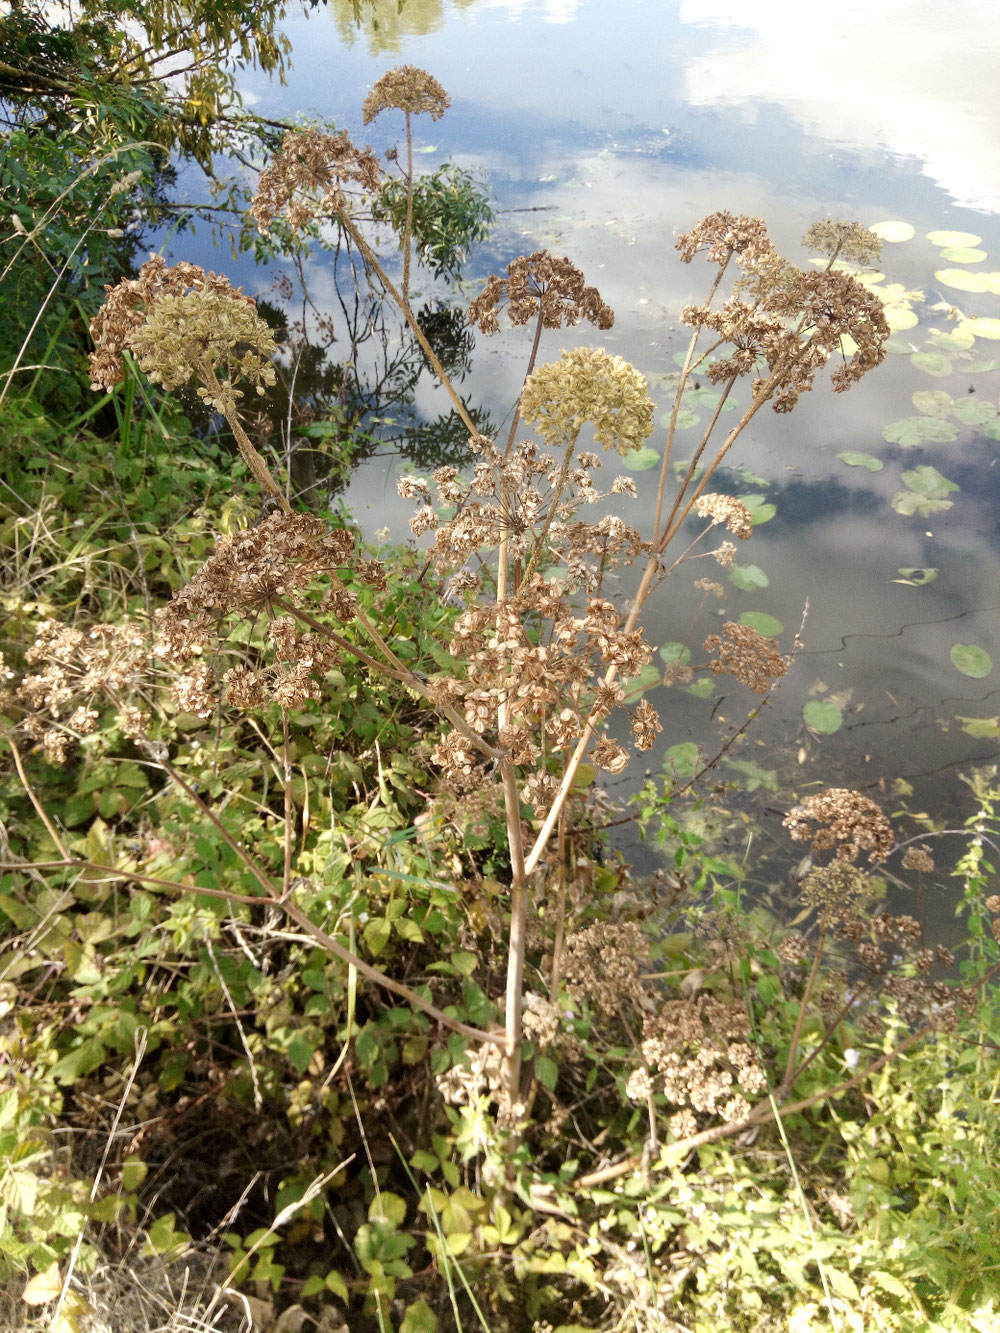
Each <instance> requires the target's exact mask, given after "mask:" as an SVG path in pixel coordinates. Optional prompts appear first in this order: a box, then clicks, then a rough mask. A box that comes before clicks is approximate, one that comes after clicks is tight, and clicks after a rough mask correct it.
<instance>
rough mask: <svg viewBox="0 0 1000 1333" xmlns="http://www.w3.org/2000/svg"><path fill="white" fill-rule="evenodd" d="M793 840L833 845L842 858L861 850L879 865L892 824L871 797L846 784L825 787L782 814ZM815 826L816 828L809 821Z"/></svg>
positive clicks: (823, 847)
mask: <svg viewBox="0 0 1000 1333" xmlns="http://www.w3.org/2000/svg"><path fill="white" fill-rule="evenodd" d="M784 822H785V827H786V828H787V829H788V831H789V833H790V834H791V835H792V837H793V838H794V839H795V841H796V842H809V840H810V839H811V840H812V841H811V843H810V846H811V848H812V850H813V851H814V852H822V851H830V850H831V849H833V848H836V851H837V858H838V860H841V861H856V860H857V859H858V857H859V856H860V854H861V852H862V851H867V852H868V860H869V861H870V862H871V864H872V865H878V864H879V863H880V862H882V861H884V860H886V858H887V857H888V856H889V854H890V853H891V851H892V849H893V846H894V843H895V839H894V838H893V836H892V826H891V824H890V823H889V821H888V819H887V818H886V817H885V815H884V814H883V813H882V811H881V810H880V809H879V808H878V806H877V805H876V804H875V802H874V801H873V800H870V799H869V797H867V796H862V795H861V793H860V792H856V791H851V790H850V789H849V788H847V787H828V788H827V789H826V790H825V791H821V792H819V793H818V794H817V795H816V796H809V797H807V798H806V800H804V801H803V802H802V803H801V805H797V806H796V807H795V809H794V810H791V811H789V813H788V814H787V815H786V816H785V821H784ZM813 824H816V825H818V827H817V828H816V830H815V832H814V830H813V828H812V825H813Z"/></svg>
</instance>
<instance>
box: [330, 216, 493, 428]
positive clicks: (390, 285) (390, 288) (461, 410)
mask: <svg viewBox="0 0 1000 1333" xmlns="http://www.w3.org/2000/svg"><path fill="white" fill-rule="evenodd" d="M340 221H341V222H342V223H343V226H344V230H345V231H346V232H347V234H348V235H349V236H350V237H351V240H353V241H354V243H355V245H356V246H357V247H358V249H359V250H360V251H361V254H362V256H363V257H364V260H365V262H366V263H367V264H368V265H369V267H370V268H371V270H372V272H373V273H375V274H376V275H377V277H378V280H379V282H381V283H382V285H383V286H384V287H385V289H386V291H387V292H388V293H389V295H390V296H391V297H392V299H393V300H394V301H395V302H396V304H397V305H398V306H399V308H400V310H401V311H402V312H403V316H404V318H405V319H406V322H407V324H409V326H410V328H411V329H412V330H413V336H414V337H415V338H416V340H417V342H418V343H419V344H420V346H421V348H422V349H423V352H424V355H425V356H426V357H427V360H428V361H429V362H430V363H431V367H432V369H433V371H434V374H435V375H436V376H437V377H438V380H439V381H440V383H441V386H442V388H443V389H444V390H445V392H446V393H447V395H448V397H449V398H450V399H451V401H452V402H453V403H454V405H455V411H456V412H457V413H458V415H459V417H460V418H461V420H462V424H463V425H464V426H465V427H466V428H467V429H468V431H469V434H470V435H478V434H479V431H478V430H477V429H476V423H475V422H474V421H473V420H472V418H471V417H470V416H469V413H468V409H467V408H466V406H465V404H464V403H463V402H462V400H461V398H459V396H458V393H457V391H456V389H455V386H454V385H453V384H452V382H451V379H450V377H449V375H448V372H447V371H446V370H445V368H444V366H442V364H441V361H440V359H439V357H438V355H437V353H436V352H435V351H434V348H433V347H432V346H431V345H430V343H429V342H428V341H427V338H426V335H425V334H424V331H423V329H422V328H421V327H420V325H419V324H418V323H417V319H416V316H415V315H414V313H413V311H412V310H411V309H410V303H409V301H408V300H407V299H406V297H405V296H404V295H403V293H402V292H401V291H400V290H399V288H398V287H397V286H396V284H395V283H394V282H393V281H392V279H391V278H390V277H389V275H388V273H386V271H385V269H384V268H383V267H382V265H381V263H380V262H379V259H378V256H377V255H376V254H375V252H374V250H373V249H372V248H371V246H370V245H369V244H368V242H367V241H366V240H365V238H364V236H362V234H361V232H360V231H359V230H358V228H357V227H356V226H355V224H354V223H353V222H352V221H351V219H350V217H349V216H348V215H347V214H346V213H344V214H341V216H340Z"/></svg>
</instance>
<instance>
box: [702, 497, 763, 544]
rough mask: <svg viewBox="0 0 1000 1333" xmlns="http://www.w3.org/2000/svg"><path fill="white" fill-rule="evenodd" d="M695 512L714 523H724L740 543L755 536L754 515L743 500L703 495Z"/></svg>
mask: <svg viewBox="0 0 1000 1333" xmlns="http://www.w3.org/2000/svg"><path fill="white" fill-rule="evenodd" d="M695 512H696V513H697V514H699V515H700V516H701V517H702V518H710V519H711V520H712V522H713V523H724V524H725V525H726V527H727V528H728V529H729V531H730V532H731V533H732V534H733V536H734V537H739V539H740V541H743V542H745V541H747V540H748V539H749V538H750V537H752V536H753V515H752V514H751V513H750V510H749V509H748V508H747V507H746V505H745V504H744V503H743V501H742V500H737V499H734V497H733V496H731V495H701V496H699V497H698V499H697V501H696V502H695Z"/></svg>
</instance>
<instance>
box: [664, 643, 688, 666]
mask: <svg viewBox="0 0 1000 1333" xmlns="http://www.w3.org/2000/svg"><path fill="white" fill-rule="evenodd" d="M660 656H661V657H662V658H663V660H664V662H680V664H681V666H687V664H688V662H690V661H691V649H690V648H689V647H688V646H687V644H686V643H665V644H664V645H663V647H662V648H661V649H660Z"/></svg>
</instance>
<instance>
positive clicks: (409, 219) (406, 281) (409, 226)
mask: <svg viewBox="0 0 1000 1333" xmlns="http://www.w3.org/2000/svg"><path fill="white" fill-rule="evenodd" d="M404 114H405V116H406V227H405V229H404V231H403V299H404V300H406V301H409V299H410V243H411V239H412V236H413V130H412V127H411V125H410V113H409V111H407V112H405V113H404Z"/></svg>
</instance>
